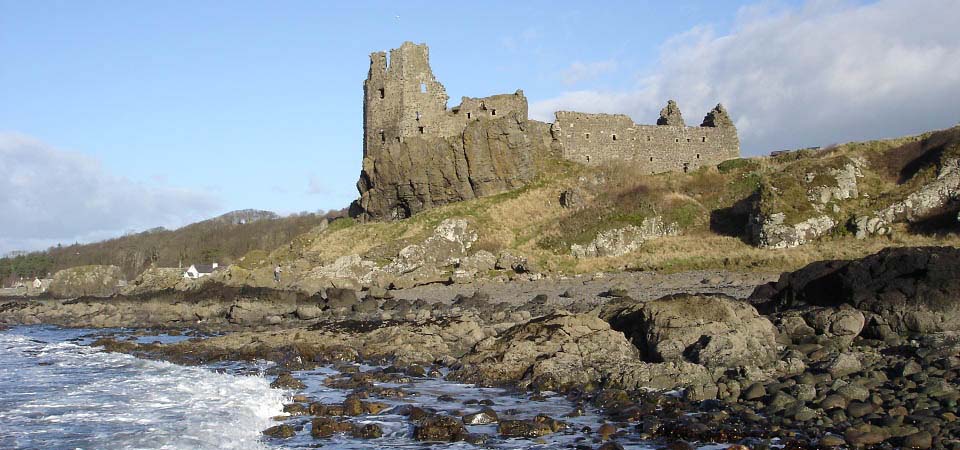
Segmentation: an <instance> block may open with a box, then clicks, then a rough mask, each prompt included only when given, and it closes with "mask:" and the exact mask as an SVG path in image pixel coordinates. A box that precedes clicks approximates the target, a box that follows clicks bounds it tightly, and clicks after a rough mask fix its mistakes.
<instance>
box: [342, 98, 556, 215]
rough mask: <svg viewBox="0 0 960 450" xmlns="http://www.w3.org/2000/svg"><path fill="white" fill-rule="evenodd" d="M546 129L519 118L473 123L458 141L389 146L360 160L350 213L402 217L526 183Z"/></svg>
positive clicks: (406, 142) (431, 139)
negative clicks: (354, 195) (356, 194)
mask: <svg viewBox="0 0 960 450" xmlns="http://www.w3.org/2000/svg"><path fill="white" fill-rule="evenodd" d="M547 134H548V129H547V128H546V127H545V126H536V124H534V123H533V122H532V121H528V120H525V119H523V118H522V117H521V116H520V115H517V114H511V115H509V116H504V117H502V118H499V119H490V120H482V121H472V122H469V123H468V124H467V126H466V129H465V130H464V131H463V133H462V134H461V135H460V136H459V137H456V138H440V137H431V136H425V137H423V138H420V137H416V138H408V139H405V140H403V142H391V143H389V144H388V145H386V146H385V147H384V148H383V149H382V150H378V151H377V152H372V153H370V154H368V155H367V156H366V157H364V159H363V171H362V172H361V173H360V180H359V181H358V182H357V189H358V190H359V191H360V198H359V199H358V200H357V201H356V202H354V204H353V205H351V208H350V209H351V211H350V213H351V215H352V216H354V217H360V218H369V219H403V218H406V217H410V216H412V215H413V214H416V213H418V212H420V211H424V210H427V209H430V208H434V207H437V206H441V205H445V204H448V203H453V202H458V201H462V200H469V199H473V198H477V197H484V196H488V195H493V194H497V193H500V192H504V191H508V190H511V189H516V188H519V187H522V186H524V185H526V184H527V183H528V182H530V181H531V180H532V179H533V177H534V176H535V175H536V165H535V160H536V158H537V157H538V155H541V154H545V152H546V149H545V144H544V143H545V142H548V140H547V139H546V138H545V137H544V136H545V135H547Z"/></svg>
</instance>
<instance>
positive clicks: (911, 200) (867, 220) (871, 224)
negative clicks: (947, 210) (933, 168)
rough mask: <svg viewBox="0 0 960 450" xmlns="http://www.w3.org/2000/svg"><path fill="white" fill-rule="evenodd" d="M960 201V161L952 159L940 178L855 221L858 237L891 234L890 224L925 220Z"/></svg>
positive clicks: (943, 164)
mask: <svg viewBox="0 0 960 450" xmlns="http://www.w3.org/2000/svg"><path fill="white" fill-rule="evenodd" d="M957 201H960V159H956V158H951V159H947V160H945V161H943V162H942V164H941V165H940V167H939V169H938V172H937V178H936V179H935V180H933V181H931V182H930V183H927V184H925V185H923V186H921V187H920V189H918V190H916V191H914V192H912V193H910V194H909V195H907V198H905V199H903V200H901V201H899V202H895V203H893V204H891V205H890V206H887V207H886V208H883V209H881V210H880V211H877V212H876V213H875V214H873V215H870V216H863V217H858V218H857V219H856V220H855V222H854V227H855V228H856V235H857V237H858V238H861V239H862V238H865V237H867V236H869V235H872V234H876V235H883V234H889V233H890V224H892V223H895V222H916V221H918V220H921V219H925V218H927V217H929V216H931V215H933V214H934V213H936V212H938V211H940V210H942V209H943V208H944V207H947V206H948V205H951V204H953V203H955V202H957Z"/></svg>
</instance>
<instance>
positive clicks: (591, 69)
mask: <svg viewBox="0 0 960 450" xmlns="http://www.w3.org/2000/svg"><path fill="white" fill-rule="evenodd" d="M614 70H617V62H616V61H614V60H606V61H593V62H586V63H585V62H580V61H576V62H574V63H573V64H570V67H567V68H566V69H564V70H563V72H561V73H560V78H561V80H563V84H566V85H573V84H577V83H579V82H581V81H591V80H594V79H596V78H597V77H599V76H601V75H604V74H607V73H610V72H613V71H614Z"/></svg>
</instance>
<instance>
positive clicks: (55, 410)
mask: <svg viewBox="0 0 960 450" xmlns="http://www.w3.org/2000/svg"><path fill="white" fill-rule="evenodd" d="M91 333H92V331H91V330H67V329H58V328H51V327H37V326H34V327H16V328H12V329H10V330H7V331H3V332H0V448H4V449H6V448H10V449H20V448H23V449H26V448H45V449H262V448H315V447H317V446H318V444H321V445H322V447H323V448H333V449H371V448H411V449H412V448H417V449H425V448H448V449H457V448H463V449H468V448H470V449H472V448H478V447H476V446H474V445H472V444H467V443H454V444H425V443H421V442H416V441H414V440H413V439H412V438H411V436H412V431H413V428H412V425H411V424H410V423H409V422H408V421H406V418H405V417H403V416H400V415H398V414H394V413H392V412H391V409H387V410H386V411H384V413H382V414H379V415H375V416H363V417H359V418H351V420H352V421H354V422H355V423H361V424H363V423H377V424H379V425H380V426H381V427H382V429H383V431H384V436H383V437H382V438H380V439H374V440H359V439H354V438H351V437H349V436H346V435H339V436H336V437H333V438H330V439H322V440H316V439H313V438H312V437H311V436H310V418H309V417H288V418H286V419H285V420H283V421H279V422H278V421H276V420H274V419H273V418H274V417H276V416H280V415H282V414H283V413H282V408H283V404H284V403H288V402H290V401H291V398H292V396H293V394H294V393H293V392H290V391H282V390H277V389H271V388H270V387H269V383H270V381H271V379H272V377H266V376H264V375H263V371H264V370H265V369H267V368H268V367H269V365H268V363H257V364H239V363H227V364H221V365H216V366H210V367H186V366H179V365H176V364H171V363H167V362H160V361H150V360H143V359H138V358H135V357H133V356H130V355H125V354H118V353H106V352H103V351H101V350H100V349H99V348H97V347H89V346H86V345H83V344H85V343H89V342H90V341H91V340H92V339H93V338H92V337H91ZM177 339H184V338H183V337H170V336H147V337H140V338H138V340H140V341H146V342H151V341H154V340H160V341H166V342H168V341H172V340H177ZM361 369H362V370H369V369H373V367H371V366H362V367H361ZM337 374H338V372H337V371H335V370H334V369H332V368H330V367H321V368H318V369H315V370H310V371H301V372H294V375H295V376H296V377H297V378H299V379H301V380H302V381H304V382H305V383H306V384H307V389H306V390H305V391H303V392H298V393H299V394H305V395H307V396H309V397H311V398H312V399H313V400H315V401H320V402H323V403H339V402H341V401H343V399H344V398H345V397H346V395H347V394H349V392H348V391H344V390H339V389H333V388H329V387H326V386H324V384H323V381H324V380H325V379H326V378H327V377H329V376H334V375H337ZM379 385H381V386H384V387H399V388H401V389H403V391H404V392H406V393H407V396H406V397H405V398H402V399H383V398H372V399H371V400H375V401H382V402H385V403H388V404H390V405H392V406H397V405H401V404H411V405H416V406H421V407H426V408H434V409H436V410H438V411H440V412H445V413H449V414H458V413H465V412H473V411H476V410H478V407H477V406H476V405H473V406H470V405H464V402H465V401H467V400H470V399H475V400H484V399H487V400H492V401H493V402H494V406H493V409H494V410H496V411H497V413H498V414H499V415H500V417H501V419H514V418H516V419H530V418H533V417H534V416H536V415H537V414H547V415H549V416H551V417H554V418H557V419H561V420H564V421H566V422H568V423H569V424H570V425H571V427H570V430H569V431H568V432H560V433H555V434H552V435H548V436H545V437H543V438H541V439H542V440H536V441H535V440H530V439H501V438H499V437H497V436H496V431H497V430H496V425H486V426H470V427H468V429H469V431H470V432H472V433H486V434H489V435H491V436H492V438H491V439H490V440H489V441H488V442H487V444H486V445H485V448H498V449H548V448H549V449H553V448H573V447H574V446H575V445H577V444H580V445H586V446H589V447H590V448H594V447H596V446H598V445H599V441H596V440H594V438H593V437H592V436H593V435H590V434H584V433H581V432H579V430H581V429H582V428H583V427H591V428H593V429H597V427H598V426H599V425H600V424H601V423H602V419H601V417H600V416H598V415H597V414H595V413H592V412H588V413H587V414H585V415H582V416H580V417H575V418H569V417H563V416H564V415H565V414H567V413H568V412H570V411H571V410H572V409H573V407H574V405H573V404H572V403H570V402H569V401H567V400H566V399H565V398H563V397H561V396H552V397H550V396H548V397H547V398H546V399H545V400H542V401H533V400H530V399H529V398H528V397H526V396H522V395H518V394H515V393H511V392H509V391H506V390H502V389H490V388H477V387H474V386H472V385H466V384H457V383H451V382H447V381H444V380H441V379H436V378H414V379H413V380H412V381H411V382H410V383H406V384H402V385H400V384H388V383H381V384H379ZM443 395H446V396H452V397H453V398H454V401H449V400H448V401H442V400H440V399H439V397H440V396H443ZM278 423H288V424H291V425H294V426H300V427H302V428H301V430H300V431H299V432H298V434H297V436H296V437H294V438H291V439H285V440H279V439H271V438H266V437H263V436H262V435H261V430H264V429H266V428H268V427H270V426H272V425H276V424H278ZM619 442H620V443H621V444H623V445H624V447H625V448H628V449H649V448H654V446H652V445H651V443H649V442H643V441H634V442H629V441H623V440H620V441H619ZM705 448H710V447H705Z"/></svg>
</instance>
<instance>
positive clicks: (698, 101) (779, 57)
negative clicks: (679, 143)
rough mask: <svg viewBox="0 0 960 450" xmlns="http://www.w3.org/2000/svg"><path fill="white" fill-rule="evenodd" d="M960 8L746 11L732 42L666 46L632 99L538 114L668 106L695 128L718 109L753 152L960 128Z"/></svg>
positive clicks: (695, 35) (703, 36) (694, 33)
mask: <svg viewBox="0 0 960 450" xmlns="http://www.w3.org/2000/svg"><path fill="white" fill-rule="evenodd" d="M956 23H960V2H956V1H955V0H909V1H908V0H882V1H878V2H872V3H868V4H861V3H859V2H853V1H839V0H819V1H818V0H814V1H809V2H807V4H805V5H804V6H800V7H789V6H783V5H778V4H773V3H770V2H763V3H761V4H758V5H757V6H750V7H745V8H742V9H741V10H740V12H739V14H738V19H737V23H736V25H735V26H734V28H733V30H732V31H731V32H730V33H729V34H725V35H720V34H717V33H716V32H715V31H714V30H713V29H712V28H710V27H696V28H693V29H691V30H689V31H687V32H685V33H683V34H680V35H678V36H674V37H673V38H671V39H669V40H667V41H666V42H665V43H664V44H663V45H662V48H661V52H660V54H661V56H660V60H659V62H658V64H657V65H656V69H655V70H654V71H653V72H651V73H648V74H645V75H644V76H643V77H642V78H641V80H640V81H639V82H638V83H637V84H636V85H635V87H634V88H633V89H629V90H625V91H598V90H578V91H570V92H566V93H563V94H561V95H559V96H558V97H556V98H552V99H547V100H544V101H540V102H536V103H534V104H533V105H531V116H532V117H535V118H538V119H541V120H550V119H551V118H552V114H553V111H556V110H558V109H574V110H582V111H586V112H620V113H626V114H630V115H631V116H633V117H634V119H636V120H637V121H639V122H642V123H652V121H653V120H654V119H655V118H656V114H657V111H658V110H659V108H661V107H662V105H663V104H664V103H665V102H666V100H667V99H669V98H674V99H677V100H678V101H679V103H680V107H681V109H682V110H683V112H684V113H685V114H684V115H685V117H686V118H687V121H688V122H689V123H693V122H699V119H700V116H701V115H702V114H704V113H706V111H707V110H708V109H709V108H710V107H712V106H713V105H714V104H716V103H717V102H723V103H724V104H725V105H726V106H727V107H728V109H729V110H730V112H731V114H732V116H733V118H734V120H735V121H736V123H737V126H738V128H739V130H740V133H741V140H742V141H743V147H744V149H745V150H747V151H751V152H752V153H762V152H766V151H769V150H775V149H780V148H793V147H799V146H806V145H816V144H828V143H832V142H838V141H844V140H852V139H863V138H869V137H883V136H895V135H899V134H904V133H911V132H916V131H920V130H926V129H930V128H937V127H945V126H950V125H953V124H955V123H956V121H957V120H958V118H960V101H957V99H960V34H957V32H956V29H955V28H956V27H955V24H956Z"/></svg>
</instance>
